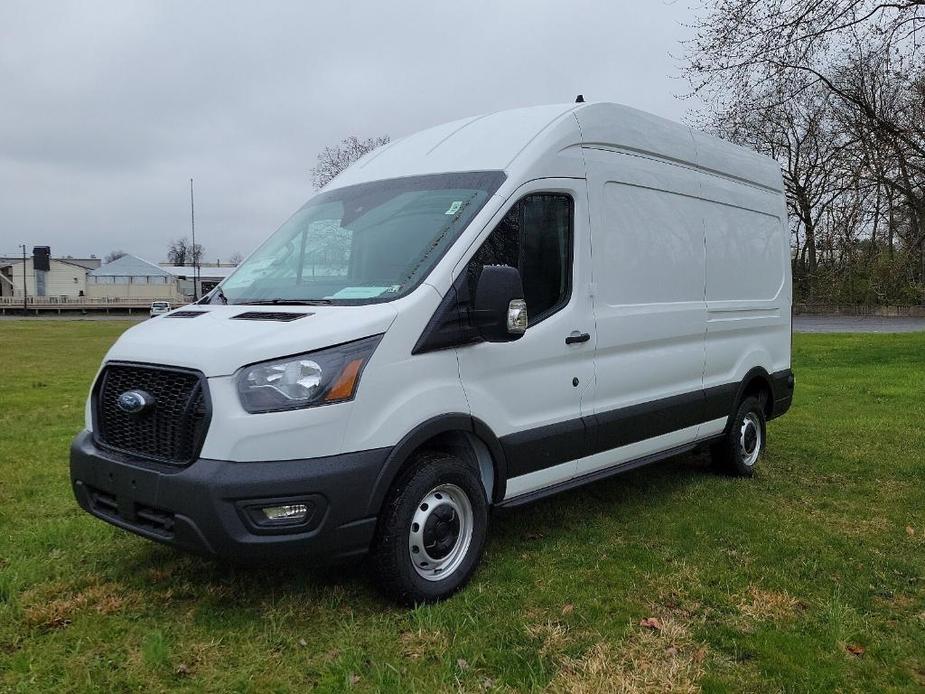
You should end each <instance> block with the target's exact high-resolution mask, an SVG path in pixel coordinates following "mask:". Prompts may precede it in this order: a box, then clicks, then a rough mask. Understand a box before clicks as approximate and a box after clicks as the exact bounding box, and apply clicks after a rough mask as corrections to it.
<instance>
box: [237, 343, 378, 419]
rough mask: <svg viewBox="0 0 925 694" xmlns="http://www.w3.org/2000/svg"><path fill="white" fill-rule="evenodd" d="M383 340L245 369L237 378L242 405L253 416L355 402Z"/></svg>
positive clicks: (349, 344) (322, 351)
mask: <svg viewBox="0 0 925 694" xmlns="http://www.w3.org/2000/svg"><path fill="white" fill-rule="evenodd" d="M381 337H382V336H381V335H375V336H374V337H367V338H365V339H363V340H357V341H356V342H348V343H347V344H343V345H338V346H337V347H329V348H328V349H323V350H320V351H318V352H311V353H309V354H302V355H297V356H293V357H285V358H283V359H275V360H273V361H265V362H263V363H261V364H252V365H251V366H245V367H244V368H243V369H241V370H240V371H239V372H238V376H237V384H238V396H239V397H240V398H241V405H242V406H243V407H244V409H245V410H247V411H248V412H250V413H252V414H253V413H257V412H277V411H280V410H297V409H301V408H303V407H312V406H314V405H327V404H331V403H335V402H344V401H345V400H352V399H353V396H354V394H355V393H356V389H357V384H359V382H360V375H361V374H362V373H363V367H365V366H366V362H368V361H369V358H370V357H371V356H372V354H373V351H374V350H375V349H376V345H378V344H379V340H380V338H381Z"/></svg>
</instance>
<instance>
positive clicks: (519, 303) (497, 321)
mask: <svg viewBox="0 0 925 694" xmlns="http://www.w3.org/2000/svg"><path fill="white" fill-rule="evenodd" d="M473 307H474V311H473V315H472V322H473V324H474V325H475V326H476V328H477V329H478V331H479V335H481V336H482V339H483V340H485V341H486V342H511V341H512V340H519V339H520V338H521V337H522V336H523V334H524V332H526V330H527V302H526V301H524V287H523V282H521V279H520V272H519V271H518V270H517V268H513V267H508V266H507V265H486V266H484V267H483V268H482V272H481V273H480V274H479V281H478V284H477V285H476V288H475V302H474V304H473Z"/></svg>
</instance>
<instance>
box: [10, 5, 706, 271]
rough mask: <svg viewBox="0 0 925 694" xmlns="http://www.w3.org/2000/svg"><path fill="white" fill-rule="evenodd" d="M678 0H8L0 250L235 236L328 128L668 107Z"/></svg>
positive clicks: (294, 187)
mask: <svg viewBox="0 0 925 694" xmlns="http://www.w3.org/2000/svg"><path fill="white" fill-rule="evenodd" d="M690 4H691V2H690V0H677V2H671V1H668V0H607V1H606V2H603V1H602V0H592V1H585V0H558V1H556V2H548V1H546V0H542V1H541V0H531V1H530V2H527V1H524V2H514V1H510V0H509V1H504V2H502V1H500V0H497V1H495V2H480V1H476V0H468V1H467V2H463V3H453V4H452V6H451V5H449V4H447V3H442V2H434V0H428V1H425V2H405V1H403V0H402V1H399V0H390V1H389V2H381V1H380V2H338V1H334V2H307V1H303V2H250V3H245V2H229V1H228V0H214V1H194V0H186V1H184V2H166V1H164V0H157V1H155V0H150V1H149V2H127V1H125V0H114V1H112V2H91V1H89V0H80V1H79V2H61V1H56V2H44V1H41V2H40V1H38V0H26V1H19V0H3V2H2V4H0V255H5V254H13V253H15V252H16V251H17V246H18V244H20V243H26V244H27V245H28V247H29V249H30V250H31V248H32V246H34V245H50V246H51V247H52V253H53V254H54V255H55V256H62V255H73V256H80V257H86V256H89V255H90V254H91V253H92V254H96V255H98V256H103V255H105V254H106V253H107V252H109V251H111V250H113V249H116V248H121V249H124V250H126V251H128V252H130V253H134V254H136V255H140V256H142V257H145V258H148V259H150V260H154V261H161V260H163V259H164V256H165V253H166V247H167V244H168V242H169V240H170V239H173V238H176V237H179V236H185V235H188V233H189V225H190V219H189V216H190V215H189V179H190V177H193V178H194V179H195V182H196V236H197V241H199V242H201V243H202V244H203V245H204V246H205V247H206V255H207V258H208V260H215V259H217V258H228V256H229V255H231V254H232V253H233V252H235V251H240V252H242V253H244V254H247V253H248V252H249V251H250V250H252V249H253V248H254V246H255V245H256V244H257V243H258V242H259V241H260V240H262V239H263V238H264V237H265V236H266V235H267V234H269V233H270V232H271V231H273V230H274V229H275V228H276V227H277V226H278V225H279V224H280V223H282V221H284V220H285V219H286V217H288V216H289V214H290V213H291V212H292V211H294V209H295V208H296V207H298V206H299V205H300V204H301V203H302V202H303V201H304V200H306V199H307V198H308V197H309V196H310V195H311V194H312V188H311V179H310V176H309V174H308V172H309V170H310V169H311V167H312V166H313V164H314V162H315V156H316V155H317V153H318V151H319V150H320V149H321V148H322V147H324V146H325V145H328V144H332V143H335V142H337V141H339V140H340V139H342V138H344V137H346V136H348V135H358V136H361V137H365V136H370V135H380V134H388V135H390V136H391V137H392V138H396V137H400V136H402V135H405V134H408V133H410V132H414V131H415V130H419V129H422V128H425V127H428V126H431V125H435V124H437V123H441V122H444V121H449V120H454V119H457V118H461V117H464V116H468V115H474V114H478V113H484V112H489V111H495V110H499V109H505V108H514V107H519V106H529V105H535V104H544V103H555V102H563V101H572V100H573V99H574V97H575V95H576V94H578V93H583V94H584V95H585V97H586V98H587V99H589V100H603V101H617V102H620V103H625V104H629V105H632V106H636V107H638V108H642V109H644V110H647V111H651V112H654V113H657V114H659V115H663V116H666V117H668V118H673V119H680V118H681V117H682V116H683V115H684V113H685V111H686V109H687V107H688V105H689V104H688V103H687V102H684V101H680V100H678V99H676V98H675V96H674V95H675V94H677V93H680V92H683V89H684V87H683V84H682V83H681V82H679V81H678V80H677V79H676V78H675V76H676V74H677V65H676V63H675V61H674V59H673V58H672V57H671V56H670V55H669V54H677V53H678V52H679V41H680V40H681V39H683V38H684V37H685V36H686V31H685V29H684V27H683V24H684V23H685V22H687V21H689V20H690V19H691V11H690V10H689V5H690Z"/></svg>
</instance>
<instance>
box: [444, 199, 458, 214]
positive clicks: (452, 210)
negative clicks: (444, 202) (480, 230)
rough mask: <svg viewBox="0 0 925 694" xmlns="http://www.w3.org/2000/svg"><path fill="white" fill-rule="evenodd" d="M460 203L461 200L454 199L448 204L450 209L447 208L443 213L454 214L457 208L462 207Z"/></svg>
mask: <svg viewBox="0 0 925 694" xmlns="http://www.w3.org/2000/svg"><path fill="white" fill-rule="evenodd" d="M462 204H463V201H462V200H454V201H453V204H452V205H450V209H448V210H447V211H446V212H444V213H443V214H456V213H457V212H459V208H460V207H462Z"/></svg>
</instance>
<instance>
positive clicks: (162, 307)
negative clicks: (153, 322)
mask: <svg viewBox="0 0 925 694" xmlns="http://www.w3.org/2000/svg"><path fill="white" fill-rule="evenodd" d="M165 313H170V302H169V301H154V302H152V303H151V318H154V317H155V316H162V315H164V314H165Z"/></svg>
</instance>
